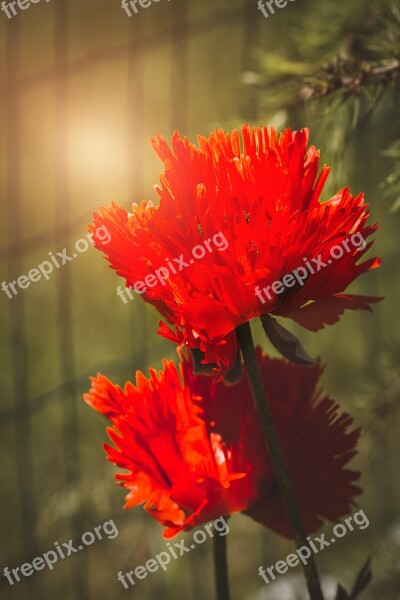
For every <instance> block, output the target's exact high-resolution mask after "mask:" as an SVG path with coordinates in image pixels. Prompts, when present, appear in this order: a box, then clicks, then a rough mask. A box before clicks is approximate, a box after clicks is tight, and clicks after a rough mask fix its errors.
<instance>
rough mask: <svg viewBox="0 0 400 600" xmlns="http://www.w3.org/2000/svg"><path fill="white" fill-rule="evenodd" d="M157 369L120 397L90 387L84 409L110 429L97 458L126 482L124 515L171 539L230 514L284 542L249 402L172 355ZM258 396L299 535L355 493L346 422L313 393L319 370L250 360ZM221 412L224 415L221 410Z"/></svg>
mask: <svg viewBox="0 0 400 600" xmlns="http://www.w3.org/2000/svg"><path fill="white" fill-rule="evenodd" d="M180 354H181V364H180V374H179V372H178V370H177V368H176V367H175V365H174V363H173V362H172V361H167V360H164V370H163V371H161V372H159V373H157V372H156V371H155V370H151V371H150V377H149V378H148V379H147V378H145V377H144V375H143V374H142V373H140V372H138V373H137V376H136V385H133V384H132V383H127V384H126V385H125V389H124V390H122V389H121V388H120V387H118V386H115V385H113V384H112V383H111V382H110V381H109V380H108V379H107V378H106V377H104V376H103V375H98V376H97V378H92V388H91V390H90V392H89V394H86V395H85V400H86V402H87V403H88V404H89V405H90V406H92V408H94V409H95V410H96V411H98V412H99V413H101V414H103V415H104V416H106V417H107V418H108V419H109V420H110V421H111V423H112V425H113V426H112V427H111V428H108V430H107V431H108V434H109V436H110V439H111V441H112V442H113V446H112V445H109V444H105V445H104V448H105V450H106V453H107V458H108V460H110V461H111V462H113V463H115V464H116V465H118V466H119V467H122V468H123V469H126V470H127V471H128V472H127V473H126V474H121V473H118V474H116V475H115V477H116V479H117V480H119V482H120V485H122V486H123V487H125V488H127V489H128V490H130V491H129V493H128V495H127V496H126V504H125V508H130V507H132V506H136V505H138V504H142V503H145V505H144V508H145V510H146V511H147V512H148V513H149V514H150V515H151V516H152V517H154V518H155V519H156V520H157V521H159V522H160V523H161V524H162V525H163V526H164V527H166V530H165V532H164V537H167V538H169V537H172V536H174V535H175V534H177V533H178V532H180V531H182V530H188V529H190V528H192V527H194V526H196V525H198V524H200V523H204V522H207V521H210V520H212V519H216V518H218V517H220V516H225V515H229V514H232V513H235V512H245V513H246V514H247V515H249V516H250V517H252V518H253V519H255V520H256V521H258V522H260V523H262V524H263V525H265V526H266V527H268V528H270V529H272V530H273V531H276V532H278V533H280V534H282V535H284V536H287V537H291V530H290V526H289V523H288V520H287V517H286V514H285V510H284V507H283V504H282V501H281V498H280V494H279V492H278V488H277V483H276V480H275V477H274V474H273V471H272V466H271V461H270V458H269V455H268V454H267V451H266V449H265V443H264V439H263V436H262V433H261V430H260V428H259V425H258V419H257V416H256V412H255V409H254V408H253V404H252V402H251V396H250V388H249V385H248V382H247V378H246V377H242V378H241V380H240V381H239V383H238V384H237V385H236V386H230V387H228V386H225V385H224V384H223V383H214V382H213V381H212V380H211V379H210V378H208V377H195V376H194V375H193V373H192V371H193V369H192V364H191V361H190V360H189V359H188V358H187V356H186V353H184V352H182V351H181V352H180ZM258 358H259V364H260V368H261V371H262V376H263V379H264V385H265V389H266V393H267V394H268V396H269V398H270V402H271V408H272V414H273V418H274V421H275V424H276V427H277V432H278V436H279V438H280V442H281V445H282V448H283V451H284V454H285V457H286V461H287V465H288V470H289V473H290V476H291V479H292V482H293V486H294V489H295V492H296V494H297V497H298V502H299V508H300V511H301V514H302V517H303V520H304V524H305V527H306V530H307V533H312V532H313V531H315V530H316V529H318V527H319V526H320V525H321V523H322V520H323V519H327V520H331V521H337V520H338V519H339V518H340V517H341V516H343V515H345V514H347V513H348V512H349V511H350V508H351V505H352V503H353V497H354V496H355V495H357V494H359V493H360V489H359V488H358V487H356V485H355V484H354V482H355V481H356V480H357V479H358V477H359V473H357V472H354V471H350V470H348V469H347V468H345V465H346V464H347V462H348V461H349V460H350V459H351V458H352V457H353V456H354V455H355V454H356V450H355V445H356V442H357V439H358V436H359V430H353V431H349V428H350V426H351V424H352V418H351V417H350V416H349V415H348V414H347V413H340V410H339V407H338V405H337V404H336V403H335V402H334V401H333V400H331V399H330V398H328V397H327V396H323V395H322V394H321V393H320V392H318V391H316V387H315V386H316V383H317V381H318V379H319V377H320V375H321V371H322V370H321V368H320V367H319V366H315V367H311V368H308V369H305V368H303V367H299V366H297V365H292V364H290V363H287V362H285V361H283V360H277V359H270V358H268V357H266V356H263V355H261V352H259V353H258ZM228 404H229V410H228V411H227V410H226V407H227V405H228Z"/></svg>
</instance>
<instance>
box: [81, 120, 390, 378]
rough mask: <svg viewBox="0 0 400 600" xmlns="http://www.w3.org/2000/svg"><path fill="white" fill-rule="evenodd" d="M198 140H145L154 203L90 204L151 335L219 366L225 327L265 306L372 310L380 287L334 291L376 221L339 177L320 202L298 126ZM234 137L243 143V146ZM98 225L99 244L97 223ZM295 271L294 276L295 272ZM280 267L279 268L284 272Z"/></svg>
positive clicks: (320, 182)
mask: <svg viewBox="0 0 400 600" xmlns="http://www.w3.org/2000/svg"><path fill="white" fill-rule="evenodd" d="M198 142H199V147H196V146H194V145H193V144H191V143H189V141H188V139H187V138H186V137H185V138H181V137H180V135H179V133H178V132H176V133H175V134H174V136H173V137H172V142H171V149H170V148H169V146H168V145H167V143H166V142H165V140H164V139H163V138H162V137H161V136H157V139H156V140H155V141H154V140H151V144H152V146H153V148H154V150H155V152H156V153H157V155H158V156H159V157H160V159H161V160H162V161H163V163H164V168H165V172H164V173H163V174H162V175H161V176H160V182H161V186H160V187H158V188H157V192H158V195H159V197H160V204H159V207H158V208H155V207H153V206H152V204H151V203H145V202H143V203H142V205H141V206H140V207H139V206H136V205H134V207H133V214H130V215H128V213H127V212H126V211H125V209H123V208H122V207H119V206H117V205H115V204H112V205H111V206H110V207H109V208H103V209H101V211H100V214H96V213H95V215H94V224H93V225H91V226H90V227H89V230H90V231H92V232H93V234H94V236H93V240H94V244H95V245H96V247H97V248H99V249H101V250H102V251H103V252H104V253H105V254H106V257H107V259H108V261H109V262H110V265H111V267H112V268H113V269H115V270H116V272H117V273H118V274H119V275H121V276H122V277H124V278H125V279H126V284H127V286H128V287H131V288H132V287H133V288H134V290H135V291H136V292H137V293H139V294H140V295H143V298H144V300H146V301H147V302H149V303H151V304H153V305H154V306H155V307H156V308H157V309H158V310H159V312H160V313H161V314H162V315H163V317H164V318H165V319H166V321H167V323H168V324H169V325H172V326H173V330H171V329H170V327H168V326H167V324H166V323H164V322H161V323H160V330H159V332H158V333H159V334H160V335H163V336H164V337H166V338H168V339H170V340H172V341H174V342H176V343H178V344H185V345H187V346H188V347H189V348H192V349H194V348H197V349H199V350H200V351H201V352H202V353H204V360H203V361H202V362H203V364H212V365H213V366H214V373H216V374H217V376H219V377H221V376H222V375H224V374H225V373H227V371H229V370H230V369H231V368H232V367H233V364H234V362H235V359H236V356H237V341H236V335H235V328H236V327H237V326H239V325H241V324H242V323H244V322H246V321H248V320H250V319H252V318H253V317H257V316H260V315H265V314H273V315H278V316H283V317H289V318H291V319H293V320H295V321H297V322H298V323H300V324H301V325H302V326H304V327H306V328H308V329H310V330H312V331H317V330H318V329H320V328H322V327H324V325H325V324H333V323H335V322H336V321H337V320H338V319H339V317H340V315H341V314H342V313H343V311H344V310H346V309H364V310H370V307H369V304H370V303H371V302H375V301H377V300H378V298H371V297H364V296H354V295H348V294H343V293H342V292H344V290H345V289H346V288H347V286H348V285H349V284H350V283H351V282H352V281H353V280H354V279H356V278H357V277H358V276H359V275H360V274H361V273H364V272H365V271H367V270H369V269H372V268H374V267H377V266H378V265H379V260H378V259H374V258H371V259H369V260H366V261H364V262H362V263H359V264H358V261H359V259H360V258H361V257H362V256H363V255H364V253H365V252H366V251H367V250H368V249H369V247H370V246H371V242H370V243H368V244H367V243H366V241H365V240H366V239H367V238H368V236H370V235H371V234H372V233H373V232H374V231H375V230H376V229H377V226H376V225H369V226H367V224H366V223H367V218H368V215H369V212H368V205H366V204H365V203H364V198H363V195H362V194H360V195H358V196H357V197H353V196H352V195H351V194H350V192H349V190H348V188H344V189H343V190H341V191H339V192H338V193H337V194H336V195H335V196H334V197H333V198H331V199H330V200H327V201H325V202H320V201H319V197H320V194H321V192H322V188H323V186H324V183H325V180H326V178H327V176H328V172H329V169H328V167H327V166H326V165H325V166H324V167H323V168H322V171H321V173H320V175H319V177H317V175H318V168H319V167H318V162H319V151H317V150H316V149H315V148H314V146H310V147H309V148H308V130H307V129H303V130H301V131H298V132H292V131H290V130H289V129H287V130H286V131H285V132H284V133H282V134H281V135H280V136H279V137H278V136H277V135H276V133H275V131H274V130H273V129H271V130H270V131H268V130H267V128H264V129H253V128H250V127H248V126H243V128H242V142H241V140H240V136H239V133H238V132H237V131H236V130H234V131H233V132H232V133H231V134H229V133H227V134H225V133H224V132H223V131H221V130H218V131H215V132H214V133H212V134H211V135H210V136H209V138H208V139H206V138H204V137H199V138H198ZM241 144H242V145H241ZM102 226H103V227H106V228H107V230H108V232H109V233H110V235H111V240H110V241H109V243H107V244H106V245H105V244H104V243H103V240H102V239H101V237H100V236H96V229H97V228H99V227H102ZM295 272H296V273H297V275H294V273H295ZM285 277H286V279H285Z"/></svg>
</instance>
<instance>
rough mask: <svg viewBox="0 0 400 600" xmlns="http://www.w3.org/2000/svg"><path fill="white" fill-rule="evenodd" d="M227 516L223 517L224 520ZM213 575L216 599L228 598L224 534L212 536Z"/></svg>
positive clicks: (227, 599)
mask: <svg viewBox="0 0 400 600" xmlns="http://www.w3.org/2000/svg"><path fill="white" fill-rule="evenodd" d="M226 519H227V517H225V520H226ZM214 577H215V587H216V591H217V600H229V598H230V595H229V583H228V560H227V551H226V535H224V536H222V535H215V536H214Z"/></svg>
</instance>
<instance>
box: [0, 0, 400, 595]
mask: <svg viewBox="0 0 400 600" xmlns="http://www.w3.org/2000/svg"><path fill="white" fill-rule="evenodd" d="M399 23H400V18H399V14H398V12H397V9H396V8H393V7H391V5H390V3H389V2H385V1H384V0H381V1H378V2H374V1H372V2H371V1H366V0H353V1H352V2H351V3H349V4H348V5H347V4H345V3H343V2H340V3H339V2H336V1H335V0H318V2H315V1H312V0H297V1H296V2H290V3H288V6H287V7H286V8H283V9H280V10H278V9H276V14H274V15H271V16H270V17H268V18H265V17H263V15H262V14H261V12H260V11H259V10H258V9H257V2H256V0H251V1H246V2H245V1H243V0H213V2H211V1H208V2H199V1H197V2H195V1H194V0H186V1H185V0H171V1H170V2H168V1H167V0H160V1H159V2H158V3H153V4H151V6H149V7H148V8H146V9H140V12H139V14H137V15H133V16H132V17H131V18H128V16H127V15H126V13H125V12H124V11H123V10H122V8H121V6H120V2H119V1H118V0H108V1H101V0H68V1H67V0H51V1H50V2H48V3H46V2H45V1H44V0H42V2H40V3H37V4H32V5H31V6H30V7H29V8H28V9H26V10H23V11H22V10H18V14H17V15H16V16H14V17H13V18H12V19H7V17H6V15H5V13H4V12H2V13H1V14H0V78H1V79H0V109H1V110H0V120H1V133H2V135H1V140H0V152H1V166H0V169H1V175H0V186H1V187H0V189H1V209H0V210H1V240H0V250H1V255H0V270H1V281H3V280H5V281H7V282H8V281H12V280H15V279H16V278H17V277H18V276H20V275H22V274H26V273H27V272H28V271H29V270H30V269H32V268H34V267H36V266H37V265H38V264H39V263H41V262H43V261H44V260H48V258H49V255H48V253H49V252H53V253H54V254H56V252H58V251H62V249H63V248H64V247H66V248H67V251H68V253H72V252H73V251H74V245H75V243H76V241H77V240H79V239H81V238H84V237H86V224H87V223H89V222H90V221H91V215H92V212H93V210H96V209H97V208H98V207H99V206H100V205H106V204H109V203H110V202H111V201H112V200H114V201H116V202H118V203H119V204H122V205H123V206H125V207H126V208H129V206H130V204H131V203H132V202H139V201H141V200H142V199H152V200H154V201H156V194H155V192H154V191H153V185H154V184H155V183H156V182H157V175H158V174H159V173H160V172H161V163H159V162H158V161H157V159H156V158H155V156H154V155H153V153H152V151H151V150H150V148H149V145H148V143H147V137H148V136H149V135H151V136H154V135H155V134H156V133H157V132H159V133H161V134H163V135H164V136H167V137H169V136H170V135H171V134H172V132H173V131H174V129H176V128H178V129H180V131H181V133H185V134H187V135H189V137H190V138H191V139H192V140H193V141H195V136H196V134H202V135H207V134H208V132H209V131H210V130H211V129H213V128H214V127H223V128H225V129H231V128H232V127H237V126H240V124H241V123H242V122H249V123H254V124H258V125H264V124H268V125H271V124H273V125H276V126H277V128H278V129H282V128H283V127H285V126H290V127H291V128H293V129H297V128H300V127H303V126H308V127H309V128H310V129H311V143H313V144H315V145H316V146H317V147H319V148H320V149H321V156H322V163H323V162H327V163H328V164H330V165H331V166H332V172H331V175H330V179H329V185H328V186H327V188H326V190H325V192H324V194H323V199H324V200H325V199H327V198H328V197H329V196H330V195H331V194H332V193H334V192H335V191H337V190H338V189H340V188H342V187H344V186H346V185H349V186H350V188H351V191H352V193H353V194H356V193H358V192H359V191H365V193H366V197H367V200H368V201H369V202H370V205H371V212H372V219H371V221H372V222H375V221H379V223H380V229H379V231H378V232H377V234H376V235H375V239H376V241H375V244H374V247H373V250H372V251H370V254H369V256H372V255H379V256H380V257H381V258H382V261H383V265H382V267H381V268H380V269H378V270H375V271H372V272H370V273H368V274H367V275H365V276H363V277H362V278H361V280H360V281H358V282H356V283H354V284H353V285H352V287H351V289H350V291H351V292H353V293H363V294H367V295H379V296H385V297H386V300H385V301H384V302H381V303H379V304H377V305H375V307H374V314H373V316H372V315H370V314H368V313H365V312H363V313H355V312H354V313H353V312H351V311H349V312H348V313H346V314H345V315H344V316H343V317H342V319H341V320H340V322H339V324H337V325H335V326H334V327H326V328H325V329H324V330H323V331H321V332H319V333H317V334H311V333H307V332H306V331H305V330H301V329H300V328H296V327H295V326H293V328H292V330H293V331H295V332H296V333H297V334H298V335H299V337H300V339H301V340H302V342H303V343H304V345H305V347H306V348H307V350H308V351H309V353H310V354H312V355H319V356H321V357H322V360H323V362H324V363H325V364H326V369H325V373H324V376H323V385H324V389H325V390H326V391H327V392H329V394H330V395H331V396H332V397H334V398H335V399H336V400H338V401H339V402H340V404H341V405H342V406H343V408H344V409H346V410H349V411H350V412H351V414H352V415H354V417H355V419H356V423H357V424H358V425H361V426H362V427H363V436H362V439H361V442H360V453H359V456H358V457H357V458H356V459H355V460H354V461H353V463H352V466H353V467H355V468H358V469H359V470H361V471H362V487H363V489H364V495H363V496H362V497H360V498H359V504H360V508H362V509H363V510H364V511H365V513H366V515H367V516H368V519H369V521H370V526H369V528H368V529H365V530H363V531H355V532H353V533H351V534H350V533H349V534H348V535H347V536H346V537H345V538H344V539H343V540H341V542H340V544H336V545H335V546H334V547H330V548H329V549H326V550H325V551H324V553H322V554H320V555H319V556H318V564H319V566H320V570H321V573H322V575H323V577H324V582H325V585H326V586H327V589H328V592H327V600H329V598H333V597H334V596H333V593H334V592H333V590H334V588H335V585H336V583H337V581H340V582H342V583H343V584H344V585H346V586H347V588H349V587H350V586H351V584H352V582H353V581H354V578H355V575H356V573H357V572H358V570H359V569H360V568H361V566H362V564H363V563H364V562H365V560H366V558H367V556H372V558H373V563H372V564H373V572H374V578H373V583H372V585H371V586H370V587H369V589H368V590H367V591H366V592H365V593H364V594H363V596H362V597H363V598H365V600H372V599H374V600H375V599H379V600H381V599H383V600H399V598H400V514H399V503H400V483H399V479H400V478H399V451H400V441H399V439H400V436H399V423H400V419H399V414H400V397H399V394H400V381H399V372H398V369H396V366H397V365H396V358H397V359H398V357H399V350H400V327H399V318H398V306H399V278H398V259H399V212H398V211H396V210H395V209H396V203H397V204H398V197H399V195H400V193H399V188H400V167H399V166H398V164H399V157H400V151H399V148H400V145H399V143H398V138H399V110H398V102H397V100H398V97H399V94H398V91H399V83H398V82H399V78H398V72H399V70H398V66H397V68H396V60H397V61H398V59H399ZM338 57H339V58H338ZM368 65H369V66H370V65H373V68H374V69H375V70H374V71H373V72H372V73H371V72H370V71H368V68H369V67H368ZM382 66H383V67H384V68H383V73H384V75H383V76H382V77H381V76H380V75H379V73H380V72H379V68H382ZM376 69H378V71H376ZM388 150H389V152H387V151H388ZM396 165H397V167H396ZM118 285H123V281H122V280H121V279H119V278H117V276H116V275H115V273H114V272H113V271H111V270H110V269H108V268H107V263H106V262H105V261H104V260H103V259H102V258H101V254H100V253H99V252H97V251H95V250H94V249H93V248H92V247H89V248H88V250H87V251H86V252H82V254H81V255H80V254H78V256H77V257H76V258H75V259H74V260H73V261H72V262H68V264H66V265H65V266H63V267H62V268H60V269H59V270H54V271H53V273H52V274H51V275H50V278H49V280H48V281H46V280H43V278H42V279H41V280H40V281H39V282H37V283H31V285H30V287H29V288H27V289H25V290H21V289H19V288H18V289H19V293H18V295H17V296H15V297H14V298H12V299H9V298H8V297H7V296H6V294H5V293H4V292H3V293H1V295H0V311H1V314H0V319H1V320H0V323H1V363H0V364H1V366H0V377H1V388H0V389H1V408H0V433H1V457H2V460H1V469H0V478H1V479H0V485H1V504H0V527H1V529H0V539H1V555H0V558H1V560H0V569H1V571H2V570H3V568H4V567H6V566H8V567H9V568H14V567H16V566H19V565H21V564H22V563H25V562H31V561H32V559H33V558H34V557H35V556H39V555H41V554H43V553H44V552H46V551H47V550H50V549H52V548H53V546H54V542H55V541H58V542H59V543H62V542H66V541H67V540H69V539H70V538H72V537H74V538H75V540H76V539H78V538H79V537H80V536H81V534H82V533H84V532H85V531H89V530H90V529H93V528H94V527H95V526H97V525H99V524H101V523H103V522H104V521H106V520H108V519H110V518H113V519H114V521H115V523H116V525H117V527H118V530H119V535H118V537H116V538H115V539H113V540H107V539H105V540H102V541H98V542H96V543H95V544H93V545H92V546H90V547H87V548H86V549H85V550H84V551H83V552H81V553H79V554H77V555H74V556H72V557H69V558H68V559H66V560H64V561H59V562H58V563H57V564H56V565H55V568H54V570H52V571H49V570H48V569H45V570H43V571H41V572H35V573H34V574H33V575H32V576H31V577H24V578H22V581H21V582H20V583H18V584H14V586H10V585H9V584H8V582H7V580H6V578H5V577H3V576H2V575H1V577H0V596H1V598H5V599H10V600H39V599H40V600H41V599H42V598H45V597H48V596H50V597H56V598H61V599H62V600H72V599H73V600H87V599H92V598H93V599H94V598H96V599H102V600H109V598H114V599H116V600H118V599H120V598H121V599H122V598H127V597H135V598H136V599H137V600H144V599H151V600H153V599H154V600H155V599H159V598H163V599H165V600H169V599H171V600H172V599H175V598H177V597H186V598H191V599H193V600H203V599H205V598H213V597H214V595H213V594H214V591H213V585H212V542H211V540H209V541H208V542H207V543H205V544H203V545H202V546H200V547H198V548H197V549H196V552H193V553H192V554H191V556H190V557H189V556H184V557H182V558H181V559H179V561H174V562H173V563H171V565H170V567H169V569H168V571H167V572H166V573H164V572H163V571H161V572H157V573H155V574H153V575H151V576H148V577H147V578H146V579H145V580H143V581H140V582H138V583H137V585H136V586H135V588H134V589H133V588H132V589H130V590H128V591H127V590H125V589H124V588H123V587H122V585H121V584H120V583H119V582H118V581H117V578H116V575H117V572H118V571H119V570H123V571H128V570H130V569H133V568H135V567H136V566H137V565H140V564H144V562H145V561H146V560H148V559H149V558H151V557H153V556H154V554H157V553H159V552H161V551H162V550H164V544H165V541H164V540H163V539H162V538H161V533H162V529H161V527H160V526H158V525H157V524H156V523H155V522H153V521H152V520H151V518H150V517H148V516H147V515H146V514H145V513H144V512H143V511H142V509H141V508H137V509H134V510H130V511H123V510H122V504H123V498H124V492H123V490H121V489H120V488H118V487H117V486H114V485H113V482H112V474H113V472H114V471H115V469H114V468H113V466H112V465H111V464H109V463H106V461H105V458H104V453H103V451H102V449H101V443H102V442H103V441H105V440H106V434H105V431H104V429H105V423H104V421H103V420H102V419H101V418H100V417H99V416H98V415H95V414H94V413H93V411H91V410H90V409H89V408H88V407H87V406H86V405H85V404H84V402H83V401H82V394H83V393H84V392H85V391H87V390H88V387H89V381H88V377H89V375H95V374H96V373H97V372H102V373H104V374H105V375H107V376H108V377H110V378H111V379H112V380H113V381H114V382H116V383H119V384H123V383H124V382H125V381H126V380H127V379H132V378H133V377H134V373H135V371H136V370H137V369H141V370H144V371H147V369H148V367H149V366H153V367H156V368H161V359H162V357H163V356H166V357H170V358H175V357H176V353H175V348H174V346H173V345H172V344H170V343H168V342H167V341H165V340H163V339H162V338H159V337H158V336H156V335H155V329H156V325H157V323H158V315H157V314H156V313H155V311H153V310H150V309H147V307H146V306H145V304H144V303H143V302H141V301H140V299H139V297H137V296H135V300H134V301H129V302H128V303H127V304H124V303H123V302H122V301H121V299H120V298H119V297H118V296H117V295H116V288H117V286H118ZM286 325H288V323H286ZM256 336H257V339H258V341H259V342H260V343H262V344H263V346H264V347H265V349H266V350H267V351H269V352H272V349H271V348H270V347H269V346H268V345H267V343H266V342H264V340H263V338H262V335H261V332H260V331H257V332H256ZM229 523H230V534H229V536H228V551H229V561H230V581H231V588H232V598H233V600H238V599H239V598H240V599H245V600H263V599H265V600H267V599H277V600H285V599H286V598H287V599H288V600H289V599H290V600H292V599H293V600H295V599H296V598H303V597H304V596H303V594H302V591H301V590H302V575H301V573H300V570H299V568H298V567H297V568H296V569H293V570H292V573H290V574H287V575H285V576H282V577H281V578H280V581H278V582H277V583H275V584H274V585H270V586H268V587H267V586H265V585H264V583H263V582H262V580H261V579H260V577H259V576H258V574H257V569H258V566H259V565H261V564H263V565H264V566H269V565H271V564H272V563H275V562H276V561H277V560H280V559H282V558H284V557H285V556H286V555H287V554H288V553H289V552H290V550H291V548H292V546H291V544H290V543H288V542H286V541H284V540H283V539H281V538H279V537H277V536H276V535H274V534H272V533H270V532H268V531H265V530H262V529H261V527H260V526H258V525H256V524H255V523H254V522H253V521H251V520H250V519H248V518H246V517H244V516H235V517H234V518H232V519H231V520H230V522H229ZM327 531H330V525H327Z"/></svg>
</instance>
